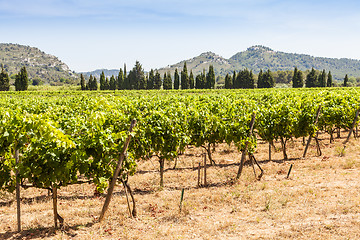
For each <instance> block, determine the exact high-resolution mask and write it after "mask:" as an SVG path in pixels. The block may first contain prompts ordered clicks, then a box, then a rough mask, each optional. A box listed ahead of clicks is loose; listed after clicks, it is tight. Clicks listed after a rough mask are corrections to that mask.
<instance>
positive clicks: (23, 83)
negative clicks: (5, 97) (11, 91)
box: [15, 67, 29, 91]
mask: <svg viewBox="0 0 360 240" xmlns="http://www.w3.org/2000/svg"><path fill="white" fill-rule="evenodd" d="M28 86H29V79H28V74H27V71H26V67H22V68H21V69H20V72H19V73H18V74H17V75H16V77H15V90H16V91H26V90H27V89H28Z"/></svg>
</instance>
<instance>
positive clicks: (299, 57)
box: [159, 45, 360, 80]
mask: <svg viewBox="0 0 360 240" xmlns="http://www.w3.org/2000/svg"><path fill="white" fill-rule="evenodd" d="M185 61H186V64H187V68H188V71H190V70H192V71H193V73H194V75H196V74H199V73H200V72H202V71H203V69H205V70H206V71H207V70H208V68H209V65H210V64H212V65H213V66H214V70H215V73H216V75H221V76H225V75H226V74H227V73H232V72H233V71H239V70H242V69H244V68H247V69H250V70H252V71H253V72H254V73H258V72H259V71H260V69H262V70H267V69H270V70H271V71H285V70H294V67H295V66H296V67H297V68H298V69H300V70H302V71H305V70H308V69H311V68H312V67H313V68H315V69H317V70H323V69H325V70H326V71H331V73H332V75H333V78H334V79H338V80H341V79H344V76H345V74H348V75H349V76H354V77H360V61H359V60H353V59H347V58H341V59H337V58H324V57H313V56H310V55H306V54H295V53H285V52H280V51H274V50H272V49H270V48H268V47H265V46H261V45H256V46H252V47H249V48H248V49H247V50H246V51H243V52H239V53H236V54H235V55H234V56H232V57H231V58H229V59H226V58H223V57H221V56H219V55H216V54H215V53H212V52H207V53H203V54H201V55H200V56H198V57H194V58H191V59H189V60H184V61H181V62H179V63H177V64H174V65H171V66H167V67H164V68H160V69H159V72H160V73H164V72H170V73H171V74H173V72H174V71H175V68H178V70H179V71H181V69H182V67H183V65H184V62H185Z"/></svg>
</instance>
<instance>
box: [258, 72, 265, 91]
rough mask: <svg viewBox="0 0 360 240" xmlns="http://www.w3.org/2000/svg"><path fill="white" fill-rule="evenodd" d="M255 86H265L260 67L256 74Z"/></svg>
mask: <svg viewBox="0 0 360 240" xmlns="http://www.w3.org/2000/svg"><path fill="white" fill-rule="evenodd" d="M257 87H258V88H265V83H264V73H263V71H262V69H260V72H259V74H258V81H257Z"/></svg>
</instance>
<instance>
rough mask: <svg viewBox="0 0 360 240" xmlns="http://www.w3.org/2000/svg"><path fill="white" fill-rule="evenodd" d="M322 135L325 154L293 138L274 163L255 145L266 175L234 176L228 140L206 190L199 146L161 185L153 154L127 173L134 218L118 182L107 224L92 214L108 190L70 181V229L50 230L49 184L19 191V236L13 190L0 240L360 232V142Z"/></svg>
mask: <svg viewBox="0 0 360 240" xmlns="http://www.w3.org/2000/svg"><path fill="white" fill-rule="evenodd" d="M321 137H324V139H323V140H322V141H321V142H322V143H321V144H322V151H323V155H322V156H321V157H317V156H316V148H315V146H312V147H311V148H310V149H309V151H308V155H307V158H306V159H300V158H299V157H300V156H301V155H302V153H303V149H304V147H303V146H302V145H301V141H297V140H296V141H294V142H291V149H289V150H288V156H289V158H290V160H288V161H282V152H281V151H278V152H275V153H273V156H272V158H273V161H268V160H267V159H268V145H267V144H265V143H259V145H258V150H257V152H256V153H255V156H256V158H257V160H258V161H259V162H260V164H261V166H262V168H263V169H264V170H265V174H264V176H263V178H262V179H261V181H257V180H256V179H255V177H254V174H253V170H252V167H251V166H249V165H247V166H246V167H245V168H244V171H243V175H242V176H241V179H240V180H239V181H238V182H234V181H233V178H234V177H235V175H236V172H237V168H238V166H237V165H236V163H237V162H239V160H240V154H239V153H238V152H237V151H236V149H235V148H233V147H228V146H226V145H223V144H221V145H219V146H217V148H216V151H215V152H214V153H213V156H214V159H215V160H216V162H217V163H219V165H218V166H216V167H209V168H208V171H207V175H208V184H209V186H208V187H201V188H198V187H197V170H196V166H197V165H198V162H199V161H202V158H201V153H202V150H201V149H197V148H191V149H187V151H186V152H185V154H184V155H182V156H180V158H179V160H178V164H177V169H176V170H173V169H172V167H173V164H174V163H173V162H172V163H167V166H166V167H167V171H166V172H165V187H164V188H163V189H159V187H158V183H159V173H158V167H159V163H158V161H157V159H155V158H153V159H152V160H151V161H146V162H140V163H139V166H138V170H139V171H138V173H137V174H136V175H135V176H134V177H131V179H130V185H131V187H132V188H133V190H134V191H135V198H136V203H137V208H138V209H137V210H138V218H136V219H132V218H129V217H128V210H127V204H126V198H125V197H124V192H123V188H122V187H120V186H119V187H117V188H116V190H115V194H114V197H113V199H112V202H111V204H110V208H109V211H108V214H107V216H106V219H105V220H104V221H103V222H102V223H98V222H97V221H96V220H97V218H98V216H99V214H100V211H101V208H102V204H103V202H104V197H103V196H100V197H95V196H94V195H93V191H94V186H92V185H81V186H69V187H66V188H62V189H61V190H60V191H59V196H60V197H59V206H58V208H59V213H60V214H61V215H62V216H63V217H64V218H65V221H66V223H67V225H68V227H67V228H66V229H65V230H64V231H61V230H57V231H56V232H54V230H53V228H52V225H53V217H52V201H51V199H50V198H49V197H47V191H42V190H36V189H28V190H23V191H22V197H23V201H22V227H23V231H22V232H21V233H16V232H15V230H16V209H15V203H14V202H11V201H12V200H13V199H14V196H13V195H9V194H5V193H0V197H1V199H2V200H1V202H0V204H1V205H0V239H87V240H90V239H359V238H360V231H359V229H360V181H359V179H360V169H359V168H360V158H359V155H360V144H359V140H354V139H352V140H351V142H350V143H349V144H348V146H347V147H346V149H345V151H342V149H343V147H342V144H341V141H343V140H344V139H341V141H340V140H339V139H337V140H336V142H335V143H334V144H331V145H330V144H328V139H325V138H327V135H324V136H321ZM278 145H279V146H280V144H279V143H277V146H278ZM289 146H290V144H289ZM290 164H293V165H294V166H293V169H292V172H291V174H290V178H289V179H286V175H287V172H288V170H289V166H290ZM257 170H258V169H257ZM182 188H185V196H184V202H183V206H182V212H181V213H180V212H179V203H180V195H181V189H182Z"/></svg>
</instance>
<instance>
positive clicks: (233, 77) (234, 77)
mask: <svg viewBox="0 0 360 240" xmlns="http://www.w3.org/2000/svg"><path fill="white" fill-rule="evenodd" d="M235 84H236V71H235V70H234V72H233V75H232V88H235Z"/></svg>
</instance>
